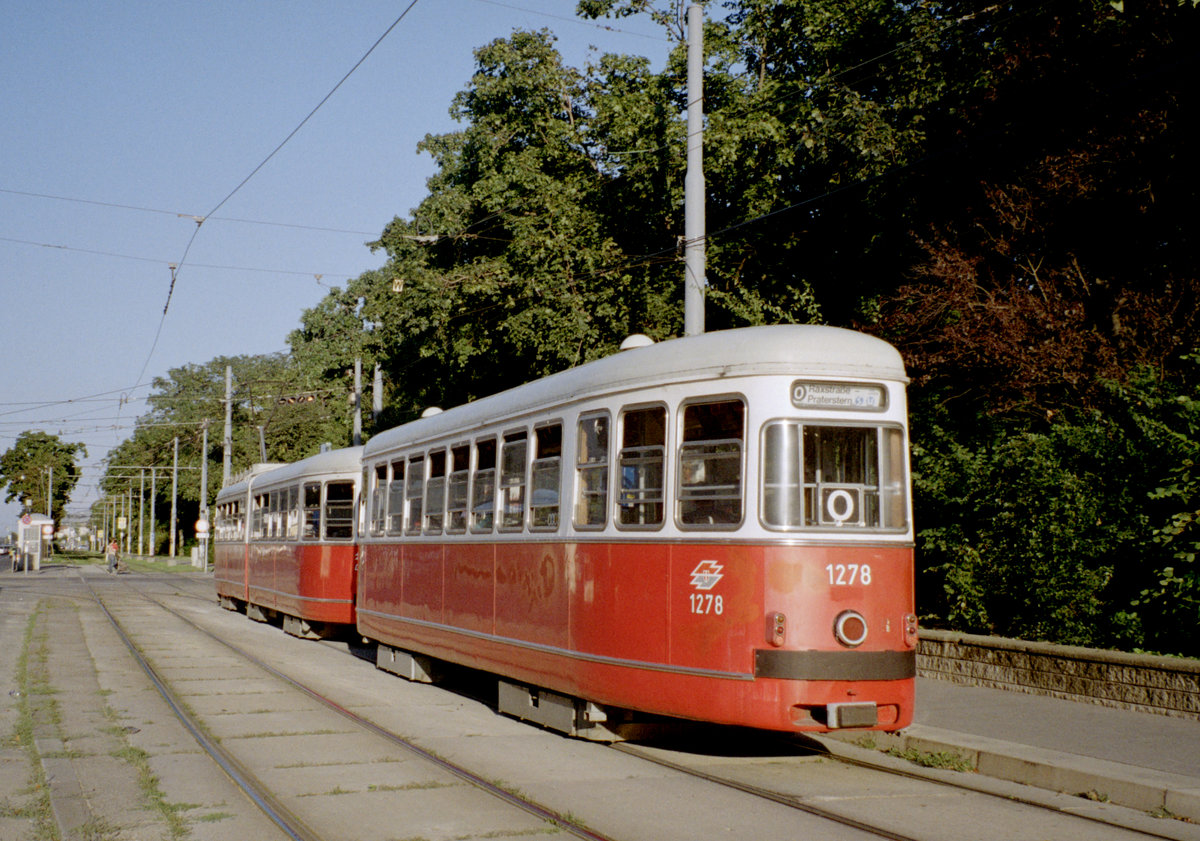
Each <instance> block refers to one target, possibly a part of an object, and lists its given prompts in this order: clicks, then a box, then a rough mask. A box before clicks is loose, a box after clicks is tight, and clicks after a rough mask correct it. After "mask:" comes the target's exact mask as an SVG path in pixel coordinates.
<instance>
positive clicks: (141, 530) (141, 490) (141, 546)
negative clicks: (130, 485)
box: [138, 467, 146, 555]
mask: <svg viewBox="0 0 1200 841" xmlns="http://www.w3.org/2000/svg"><path fill="white" fill-rule="evenodd" d="M141 476H142V484H141V485H140V486H139V487H138V554H139V555H144V554H146V551H145V547H146V520H145V517H143V516H142V515H143V512H144V511H145V508H146V468H144V467H143V468H142V469H141Z"/></svg>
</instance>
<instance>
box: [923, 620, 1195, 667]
mask: <svg viewBox="0 0 1200 841" xmlns="http://www.w3.org/2000/svg"><path fill="white" fill-rule="evenodd" d="M920 637H921V639H922V640H923V641H925V640H927V641H929V642H932V643H948V644H956V643H961V644H964V645H972V646H977V647H980V648H991V649H995V650H999V651H1019V652H1024V653H1027V654H1036V655H1041V656H1044V657H1057V658H1060V659H1068V660H1080V661H1087V662H1093V663H1104V664H1108V665H1113V666H1132V667H1135V668H1139V669H1158V670H1160V671H1171V672H1182V673H1184V674H1192V675H1198V676H1200V660H1194V659H1191V658H1188V657H1164V656H1162V655H1159V654H1131V653H1129V652H1125V651H1107V650H1105V649H1101V648H1083V647H1081V646H1075V645H1055V644H1053V643H1048V642H1029V641H1028V640H1018V639H1009V638H1006V637H985V636H980V635H977V634H965V633H961V632H959V631H938V630H933V629H926V628H922V629H921V632H920Z"/></svg>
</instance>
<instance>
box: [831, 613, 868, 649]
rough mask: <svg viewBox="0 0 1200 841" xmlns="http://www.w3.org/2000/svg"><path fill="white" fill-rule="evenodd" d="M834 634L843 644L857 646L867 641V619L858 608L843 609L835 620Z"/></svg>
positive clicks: (851, 646)
mask: <svg viewBox="0 0 1200 841" xmlns="http://www.w3.org/2000/svg"><path fill="white" fill-rule="evenodd" d="M833 635H834V636H835V637H837V641H838V642H840V643H841V644H842V645H845V646H848V647H850V648H857V647H858V646H860V645H862V644H863V643H864V642H866V639H867V620H866V618H865V617H864V616H863V615H862V614H861V613H859V612H858V611H857V610H843V611H842V612H841V613H839V614H838V615H837V619H835V620H834V622H833Z"/></svg>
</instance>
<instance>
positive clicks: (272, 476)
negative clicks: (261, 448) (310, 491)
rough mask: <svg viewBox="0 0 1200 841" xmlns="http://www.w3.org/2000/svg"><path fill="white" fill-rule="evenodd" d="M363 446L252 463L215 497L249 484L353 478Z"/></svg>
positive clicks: (242, 491)
mask: <svg viewBox="0 0 1200 841" xmlns="http://www.w3.org/2000/svg"><path fill="white" fill-rule="evenodd" d="M362 450H363V448H362V447H343V448H341V449H338V450H326V451H325V452H323V453H317V454H316V455H315V456H309V457H308V458H303V459H300V460H299V461H293V462H291V463H290V464H286V463H279V464H274V463H260V464H255V465H254V466H252V467H251V468H250V469H249V470H247V471H246V472H245V473H243V474H242V475H241V476H239V477H237V481H234V482H230V483H229V484H228V485H226V486H225V487H224V488H222V489H221V492H220V493H219V494H218V495H217V496H218V500H222V499H224V498H226V497H228V496H230V495H233V496H234V497H239V496H242V495H243V494H245V493H246V490H247V489H248V486H249V485H251V484H253V486H254V487H255V488H260V487H264V486H266V487H271V486H274V485H277V484H286V483H288V482H292V481H299V480H301V479H308V478H311V477H314V476H341V477H343V478H354V477H356V476H358V472H359V470H361V469H362V467H361V458H362Z"/></svg>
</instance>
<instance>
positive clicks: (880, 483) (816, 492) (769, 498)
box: [762, 422, 907, 530]
mask: <svg viewBox="0 0 1200 841" xmlns="http://www.w3.org/2000/svg"><path fill="white" fill-rule="evenodd" d="M762 475H763V489H762V517H763V521H764V522H765V523H766V525H768V526H770V527H774V528H783V529H801V528H834V529H847V528H849V529H888V530H891V529H902V528H904V527H905V526H906V525H907V523H906V517H905V512H906V504H905V503H906V500H905V487H906V482H905V477H904V442H903V433H902V431H901V430H900V429H898V428H894V427H875V426H819V425H816V424H801V423H798V422H780V423H773V424H769V425H768V426H767V427H766V429H765V430H764V433H763V474H762Z"/></svg>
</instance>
